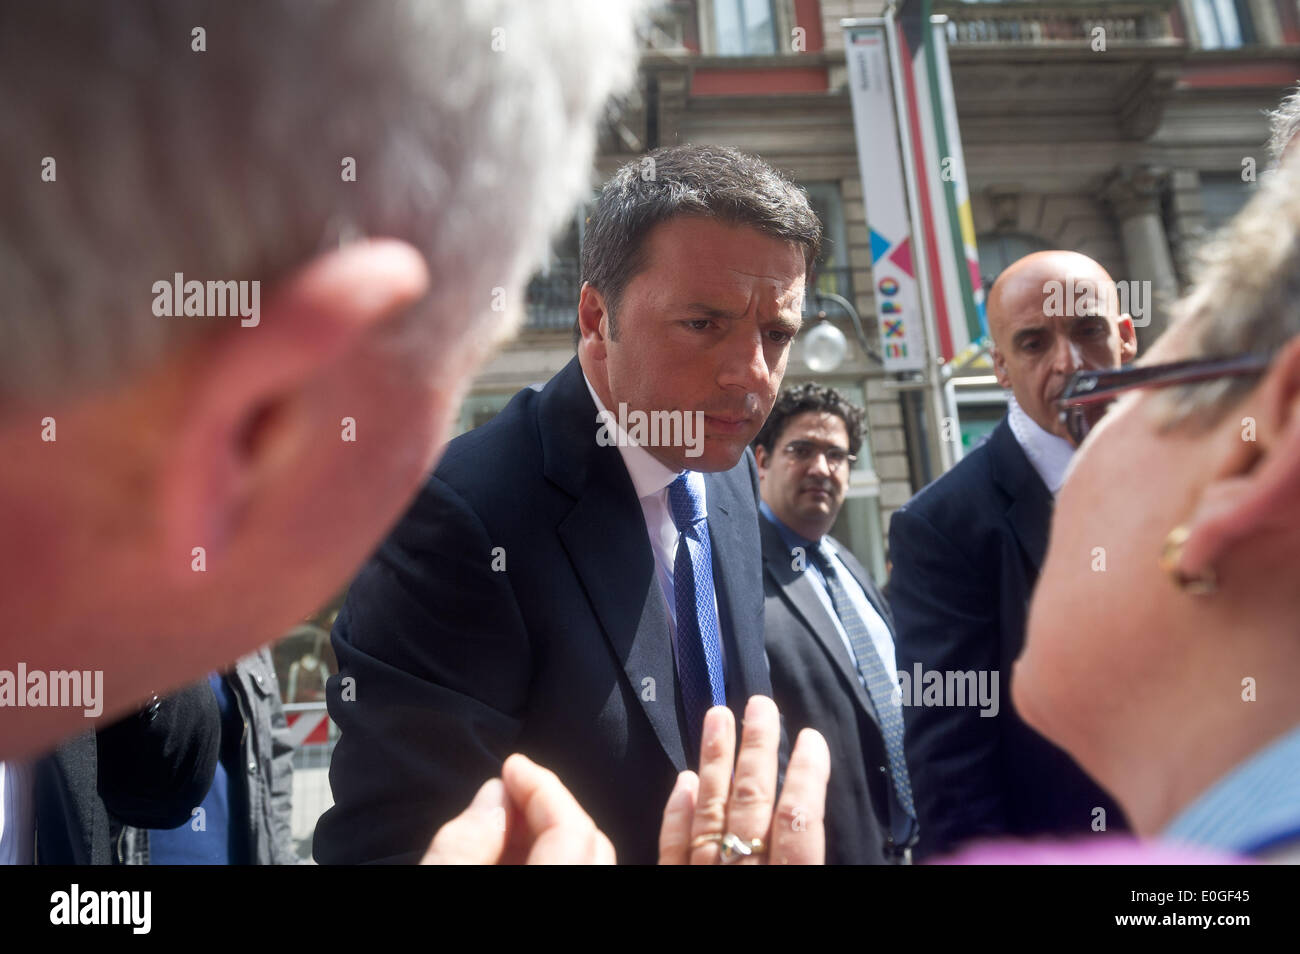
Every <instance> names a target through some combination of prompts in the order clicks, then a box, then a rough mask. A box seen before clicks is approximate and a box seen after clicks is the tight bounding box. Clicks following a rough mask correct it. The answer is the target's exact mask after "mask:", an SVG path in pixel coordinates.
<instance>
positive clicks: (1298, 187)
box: [1014, 156, 1300, 850]
mask: <svg viewBox="0 0 1300 954" xmlns="http://www.w3.org/2000/svg"><path fill="white" fill-rule="evenodd" d="M1197 277H1198V282H1197V284H1196V286H1195V287H1194V289H1193V290H1192V291H1191V292H1190V294H1188V295H1187V297H1186V298H1185V299H1184V300H1183V301H1182V302H1180V304H1179V307H1178V310H1177V312H1176V320H1175V322H1174V323H1173V324H1172V325H1171V327H1170V329H1169V331H1168V332H1167V333H1166V334H1165V335H1164V336H1163V337H1162V338H1161V339H1160V340H1159V341H1158V342H1157V344H1156V345H1155V346H1154V347H1153V349H1152V351H1151V353H1150V354H1148V355H1147V356H1146V358H1145V359H1144V360H1143V361H1142V362H1141V364H1142V365H1143V366H1152V365H1157V364H1163V363H1167V362H1175V361H1184V360H1196V361H1201V362H1204V361H1206V360H1207V359H1213V358H1229V357H1234V356H1239V355H1255V356H1263V357H1262V358H1260V359H1257V360H1256V362H1255V364H1254V368H1255V370H1253V371H1242V370H1241V369H1240V366H1239V367H1238V371H1237V372H1236V373H1231V374H1228V373H1210V374H1207V375H1206V376H1205V378H1204V379H1203V380H1199V381H1197V382H1195V383H1189V384H1182V385H1178V386H1166V387H1137V388H1131V389H1128V390H1125V391H1124V392H1123V393H1122V394H1120V395H1119V396H1118V399H1117V400H1116V401H1115V403H1114V404H1112V405H1111V406H1110V410H1109V411H1108V413H1107V414H1106V416H1105V417H1104V418H1102V419H1101V421H1100V423H1098V424H1097V425H1096V426H1095V427H1094V428H1093V429H1092V431H1091V433H1090V434H1089V435H1088V436H1087V439H1086V440H1085V441H1084V443H1083V445H1082V446H1081V447H1080V449H1079V452H1078V453H1077V454H1076V456H1075V458H1074V461H1073V464H1072V469H1071V472H1070V474H1069V477H1068V479H1067V481H1066V484H1065V486H1064V488H1063V489H1062V491H1061V493H1060V496H1059V497H1058V500H1057V506H1056V512H1055V516H1054V521H1053V526H1052V536H1051V545H1050V549H1049V552H1048V555H1047V560H1046V563H1045V565H1044V568H1043V574H1042V577H1041V578H1040V580H1039V584H1038V589H1037V591H1036V593H1035V597H1034V603H1033V607H1032V611H1031V618H1030V626H1029V635H1028V641H1027V645H1026V648H1025V651H1024V654H1023V655H1022V656H1021V658H1020V660H1019V663H1018V665H1017V668H1016V675H1015V681H1014V686H1015V689H1014V693H1015V700H1014V701H1015V704H1016V706H1017V708H1018V709H1019V710H1020V712H1021V713H1022V714H1023V715H1024V717H1025V718H1026V719H1027V720H1028V721H1029V722H1030V723H1031V724H1033V725H1034V726H1035V727H1037V728H1038V729H1039V730H1040V731H1042V732H1043V733H1044V734H1046V735H1048V736H1049V737H1051V738H1052V739H1053V740H1055V741H1056V742H1058V743H1059V744H1060V745H1062V746H1063V747H1064V748H1066V749H1067V750H1069V751H1070V753H1071V754H1072V755H1073V756H1074V757H1075V758H1076V759H1077V760H1078V761H1079V763H1080V764H1081V765H1083V767H1084V768H1086V769H1087V770H1088V771H1089V772H1091V773H1092V774H1093V775H1094V776H1095V777H1096V778H1097V779H1098V781H1100V782H1101V783H1102V785H1104V786H1105V787H1106V788H1108V789H1109V790H1110V791H1112V792H1113V793H1114V794H1115V796H1116V797H1117V798H1118V799H1119V800H1120V802H1121V803H1122V804H1123V806H1124V809H1125V812H1126V813H1127V814H1128V817H1129V818H1130V819H1131V820H1132V822H1133V824H1134V827H1135V828H1136V830H1137V831H1138V832H1139V833H1141V834H1154V833H1157V832H1161V831H1164V830H1166V829H1167V827H1168V826H1169V824H1170V822H1171V820H1174V819H1175V818H1177V816H1179V814H1180V813H1182V812H1183V811H1184V810H1185V809H1187V807H1188V806H1189V805H1191V804H1192V803H1193V802H1196V800H1197V798H1198V796H1202V795H1203V794H1204V793H1205V792H1206V790H1207V789H1208V788H1210V787H1211V786H1212V785H1213V783H1215V782H1216V780H1221V779H1222V778H1223V777H1224V776H1225V775H1227V774H1228V773H1230V772H1231V771H1232V770H1233V769H1234V767H1240V766H1241V765H1242V763H1244V762H1245V761H1246V760H1248V759H1251V758H1255V759H1259V758H1261V757H1263V756H1267V755H1268V754H1269V753H1268V752H1266V750H1267V749H1268V747H1269V746H1276V745H1278V744H1281V745H1283V746H1294V745H1297V744H1300V735H1297V729H1298V727H1300V692H1297V691H1296V686H1297V685H1300V635H1298V633H1300V626H1298V624H1300V587H1297V586H1296V585H1295V578H1296V571H1297V567H1300V156H1291V157H1288V161H1287V162H1286V163H1285V164H1284V165H1283V166H1282V168H1281V169H1280V170H1279V171H1278V172H1276V173H1275V174H1273V175H1271V176H1270V177H1268V178H1267V179H1265V181H1264V182H1263V183H1262V184H1261V187H1260V193H1259V194H1258V195H1256V196H1255V197H1254V198H1253V199H1252V200H1251V202H1250V203H1249V204H1248V205H1247V206H1246V208H1245V209H1244V210H1243V211H1242V212H1241V214H1240V215H1239V216H1238V217H1237V218H1236V219H1235V220H1234V221H1233V222H1232V223H1231V225H1230V226H1229V227H1228V228H1227V229H1226V230H1225V231H1224V232H1223V233H1222V234H1221V235H1220V236H1218V237H1217V238H1216V239H1215V242H1214V244H1213V245H1212V246H1211V247H1210V248H1209V249H1208V250H1207V253H1206V255H1205V257H1204V262H1203V264H1202V266H1201V268H1200V270H1199V272H1198V276H1197ZM1185 370H1186V369H1184V371H1185ZM1288 735H1289V736H1290V740H1289V741H1288V740H1287V736H1288ZM1278 751H1279V750H1277V749H1273V750H1271V752H1272V754H1273V755H1276V753H1277V752H1278ZM1253 764H1254V765H1256V766H1258V765H1260V764H1261V763H1260V762H1258V761H1256V762H1255V763H1253ZM1238 777H1240V776H1238ZM1245 788H1247V789H1249V786H1245ZM1269 788H1270V786H1268V785H1259V786H1255V791H1254V794H1253V797H1255V798H1267V797H1268V796H1269V792H1268V790H1269ZM1294 795H1295V793H1294V792H1291V793H1290V794H1289V795H1288V796H1287V797H1290V798H1292V799H1294ZM1201 804H1202V803H1201V802H1198V803H1197V806H1198V807H1199V806H1200V805H1201ZM1262 804H1263V803H1260V804H1256V805H1255V806H1254V807H1255V809H1259V808H1260V807H1261V805H1262ZM1263 814H1264V813H1263V812H1260V811H1255V810H1246V809H1244V808H1243V810H1241V811H1239V812H1235V813H1234V817H1237V818H1239V819H1240V820H1246V819H1247V818H1248V817H1250V816H1252V815H1254V816H1256V817H1259V816H1262V815H1263ZM1248 841H1249V839H1247V838H1245V836H1244V835H1243V836H1242V839H1240V840H1239V841H1237V842H1235V843H1233V842H1227V843H1223V844H1220V845H1219V847H1227V848H1230V849H1233V850H1245V849H1246V848H1247V847H1248Z"/></svg>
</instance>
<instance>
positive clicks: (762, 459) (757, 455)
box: [754, 444, 770, 480]
mask: <svg viewBox="0 0 1300 954" xmlns="http://www.w3.org/2000/svg"><path fill="white" fill-rule="evenodd" d="M754 463H755V464H757V465H758V479H759V480H762V479H763V475H764V474H765V473H767V465H768V464H769V463H770V461H769V455H768V453H767V448H766V447H764V446H763V445H762V444H755V445H754Z"/></svg>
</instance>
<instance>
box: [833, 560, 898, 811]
mask: <svg viewBox="0 0 1300 954" xmlns="http://www.w3.org/2000/svg"><path fill="white" fill-rule="evenodd" d="M812 558H813V561H814V562H815V563H816V564H817V569H819V570H821V571H822V576H823V577H824V578H825V579H826V588H827V589H828V590H829V591H830V594H831V605H833V606H834V607H835V615H836V616H838V617H839V618H840V625H841V626H843V627H844V632H845V635H847V636H848V637H849V644H850V645H851V646H852V647H853V655H854V657H856V660H855V661H856V663H857V669H858V672H859V673H861V674H862V678H863V680H864V681H865V682H866V684H867V694H868V695H869V696H870V697H871V704H872V705H873V706H875V709H876V718H878V719H879V720H880V730H881V732H882V733H883V734H884V736H885V753H886V754H887V755H888V757H889V772H890V774H891V775H892V776H893V778H894V791H895V792H896V793H897V794H898V801H899V804H901V805H902V806H903V808H904V809H906V810H907V813H908V814H909V815H911V816H912V817H913V818H915V817H916V806H915V804H914V803H913V801H912V779H911V776H910V775H908V773H907V760H906V759H905V758H904V756H903V710H902V707H900V706H898V705H895V704H894V696H895V695H896V693H897V689H898V687H897V685H896V684H895V683H894V681H893V680H892V679H890V678H889V670H888V669H886V668H885V664H884V663H883V662H881V661H880V654H879V653H878V652H876V645H875V643H873V642H872V641H871V631H870V630H869V629H868V628H867V624H866V622H865V621H864V620H863V619H862V617H861V616H860V615H859V614H858V611H857V609H855V608H854V606H853V600H852V599H850V598H849V593H848V590H846V589H845V588H844V583H843V581H842V580H840V577H839V574H838V573H837V572H836V569H835V561H834V560H833V559H832V558H831V554H830V551H828V550H827V549H826V545H825V544H824V543H818V544H816V545H815V546H814V547H813V548H812Z"/></svg>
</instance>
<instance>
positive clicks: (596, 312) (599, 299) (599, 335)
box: [578, 282, 609, 361]
mask: <svg viewBox="0 0 1300 954" xmlns="http://www.w3.org/2000/svg"><path fill="white" fill-rule="evenodd" d="M608 315H609V313H608V312H607V311H606V310H605V296H604V295H602V294H601V293H600V292H598V291H597V290H596V289H595V288H594V287H593V286H592V285H591V283H590V282H583V283H582V291H581V293H580V294H579V295H578V331H579V333H580V336H581V339H582V344H583V348H584V349H585V350H586V352H587V354H588V355H590V356H591V357H592V358H594V359H596V360H598V361H603V360H604V359H605V343H606V341H607V340H608V338H609V320H608Z"/></svg>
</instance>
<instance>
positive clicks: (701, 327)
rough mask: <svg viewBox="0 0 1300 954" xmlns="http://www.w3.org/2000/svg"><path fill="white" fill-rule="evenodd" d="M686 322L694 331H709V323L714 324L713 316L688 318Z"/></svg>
mask: <svg viewBox="0 0 1300 954" xmlns="http://www.w3.org/2000/svg"><path fill="white" fill-rule="evenodd" d="M684 324H685V325H686V327H687V328H690V329H691V330H692V331H708V330H709V325H711V324H713V319H712V318H688V319H687V320H686V321H685V322H684Z"/></svg>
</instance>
